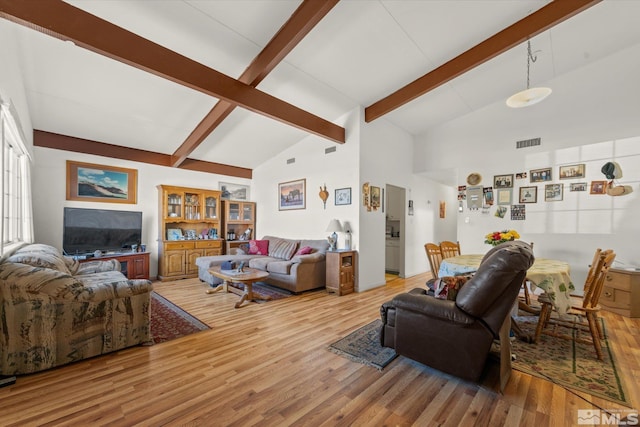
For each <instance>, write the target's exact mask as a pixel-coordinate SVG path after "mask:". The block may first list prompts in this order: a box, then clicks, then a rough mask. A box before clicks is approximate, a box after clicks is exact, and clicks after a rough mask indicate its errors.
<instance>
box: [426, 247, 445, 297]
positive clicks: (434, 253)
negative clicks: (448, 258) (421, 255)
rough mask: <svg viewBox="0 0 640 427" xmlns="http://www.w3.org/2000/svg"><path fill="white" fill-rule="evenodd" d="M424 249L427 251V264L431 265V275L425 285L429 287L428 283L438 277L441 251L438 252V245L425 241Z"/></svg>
mask: <svg viewBox="0 0 640 427" xmlns="http://www.w3.org/2000/svg"><path fill="white" fill-rule="evenodd" d="M424 250H425V251H426V253H427V258H428V259H429V265H430V266H431V275H432V277H431V279H430V280H429V281H427V287H429V288H430V289H431V287H430V286H429V284H432V283H433V282H434V281H435V280H436V279H437V278H438V270H440V263H441V262H442V252H440V246H439V245H436V244H435V243H426V244H425V245H424Z"/></svg>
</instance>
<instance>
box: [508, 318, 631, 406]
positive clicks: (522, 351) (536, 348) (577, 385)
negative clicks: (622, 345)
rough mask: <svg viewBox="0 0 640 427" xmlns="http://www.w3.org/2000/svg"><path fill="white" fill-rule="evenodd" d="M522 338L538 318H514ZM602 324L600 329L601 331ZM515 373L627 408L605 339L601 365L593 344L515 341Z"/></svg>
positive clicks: (543, 338) (544, 338) (557, 340)
mask: <svg viewBox="0 0 640 427" xmlns="http://www.w3.org/2000/svg"><path fill="white" fill-rule="evenodd" d="M516 321H517V322H518V325H519V326H520V327H521V328H522V330H523V332H524V333H525V334H530V335H533V334H534V333H535V328H536V324H537V321H538V317H537V316H519V317H516ZM604 326H605V325H604V320H603V329H604V331H605V336H606V329H605V328H604ZM512 352H513V354H514V355H515V360H514V361H513V362H512V367H513V368H514V369H517V370H518V371H521V372H525V373H527V374H530V375H533V376H536V377H539V378H544V379H546V380H548V381H551V382H553V383H555V384H558V385H560V386H563V387H566V388H570V389H573V390H576V391H579V392H583V393H588V394H592V395H594V396H598V397H601V398H603V399H607V400H610V401H613V402H617V403H620V404H622V405H625V406H630V402H629V400H628V399H629V396H628V394H627V393H625V390H624V386H623V383H622V379H621V378H620V375H619V372H618V370H617V367H616V363H615V358H614V355H613V353H612V351H611V348H610V347H609V342H608V340H607V339H604V340H602V352H603V361H599V360H598V359H596V352H595V349H594V348H593V345H592V344H582V343H577V342H575V341H570V340H565V339H562V338H556V337H552V336H548V335H544V334H543V335H542V336H541V337H540V339H539V340H538V342H537V343H536V344H528V343H526V342H523V341H520V340H516V341H514V342H513V344H512Z"/></svg>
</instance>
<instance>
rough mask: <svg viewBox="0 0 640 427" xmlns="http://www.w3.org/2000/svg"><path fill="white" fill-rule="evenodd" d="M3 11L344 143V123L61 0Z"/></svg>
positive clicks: (2, 3) (9, 4) (5, 5)
mask: <svg viewBox="0 0 640 427" xmlns="http://www.w3.org/2000/svg"><path fill="white" fill-rule="evenodd" d="M0 16H1V17H3V18H5V19H8V20H10V21H12V22H15V23H17V24H20V25H24V26H26V27H28V28H31V29H33V30H36V31H39V32H41V33H44V34H47V35H50V36H52V37H56V38H59V39H61V40H65V41H72V42H73V43H75V44H76V45H77V46H80V47H83V48H85V49H87V50H89V51H91V52H95V53H98V54H101V55H104V56H106V57H109V58H111V59H114V60H116V61H120V62H123V63H125V64H128V65H130V66H132V67H135V68H138V69H140V70H144V71H147V72H149V73H151V74H154V75H156V76H159V77H162V78H165V79H167V80H170V81H172V82H175V83H178V84H181V85H183V86H186V87H189V88H191V89H193V90H196V91H199V92H202V93H205V94H207V95H210V96H213V97H216V98H219V99H223V100H225V101H227V102H230V103H232V104H237V105H239V106H241V107H244V108H246V109H248V110H250V111H253V112H254V113H257V114H261V115H263V116H266V117H269V118H272V119H274V120H278V121H280V122H283V123H286V124H288V125H291V126H294V127H296V128H299V129H302V130H304V131H307V132H309V133H312V134H315V135H318V136H321V137H324V138H327V139H329V140H332V141H335V142H340V143H344V142H345V129H344V128H343V127H340V126H338V125H336V124H334V123H331V122H330V121H328V120H325V119H323V118H321V117H318V116H316V115H314V114H311V113H310V112H308V111H305V110H303V109H301V108H298V107H296V106H294V105H291V104H289V103H287V102H285V101H283V100H281V99H279V98H276V97H274V96H271V95H269V94H267V93H265V92H262V91H260V90H258V89H256V88H254V87H251V86H250V85H247V84H245V83H242V82H240V81H238V80H235V79H233V78H231V77H229V76H227V75H225V74H223V73H221V72H219V71H216V70H214V69H211V68H209V67H206V66H205V65H203V64H200V63H198V62H196V61H194V60H192V59H190V58H187V57H185V56H183V55H180V54H179V53H177V52H174V51H172V50H169V49H167V48H165V47H163V46H160V45H159V44H156V43H154V42H152V41H150V40H147V39H145V38H143V37H140V36H138V35H137V34H134V33H132V32H130V31H127V30H125V29H123V28H121V27H118V26H116V25H114V24H112V23H110V22H108V21H106V20H104V19H101V18H98V17H97V16H94V15H91V14H90V13H87V12H85V11H83V10H81V9H78V8H76V7H74V6H72V5H70V4H67V3H64V2H62V1H60V0H40V1H37V2H30V1H25V2H16V1H13V0H0Z"/></svg>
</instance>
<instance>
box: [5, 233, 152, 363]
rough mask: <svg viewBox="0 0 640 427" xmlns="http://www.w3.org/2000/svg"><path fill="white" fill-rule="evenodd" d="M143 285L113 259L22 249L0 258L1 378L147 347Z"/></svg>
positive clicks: (39, 248)
mask: <svg viewBox="0 0 640 427" xmlns="http://www.w3.org/2000/svg"><path fill="white" fill-rule="evenodd" d="M152 289H153V288H152V285H151V282H150V281H149V280H128V279H127V278H126V277H125V276H124V275H123V274H122V273H121V272H120V263H119V262H118V261H116V260H109V261H91V262H87V263H82V264H80V263H78V261H76V260H74V259H72V258H68V257H65V256H62V254H61V253H60V252H59V251H58V250H57V249H56V248H54V247H52V246H48V245H42V244H28V245H25V246H22V247H21V248H19V249H18V250H16V251H14V252H12V253H9V254H6V255H5V256H3V257H2V259H1V260H0V374H3V375H15V374H26V373H31V372H37V371H41V370H44V369H49V368H52V367H55V366H60V365H64V364H67V363H70V362H75V361H78V360H82V359H86V358H89V357H93V356H98V355H100V354H104V353H108V352H112V351H116V350H120V349H122V348H125V347H129V346H133V345H136V344H141V343H146V342H149V341H150V339H151V335H150V298H151V294H150V293H151V291H152Z"/></svg>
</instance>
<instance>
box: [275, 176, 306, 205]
mask: <svg viewBox="0 0 640 427" xmlns="http://www.w3.org/2000/svg"><path fill="white" fill-rule="evenodd" d="M306 184H307V180H306V179H298V180H295V181H288V182H281V183H280V184H278V198H279V200H278V210H281V211H289V210H294V209H306V207H307V203H306V199H307V193H306Z"/></svg>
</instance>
